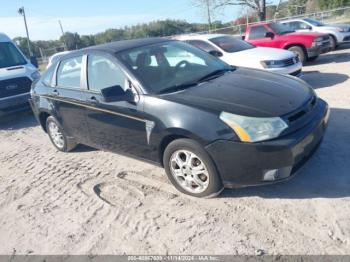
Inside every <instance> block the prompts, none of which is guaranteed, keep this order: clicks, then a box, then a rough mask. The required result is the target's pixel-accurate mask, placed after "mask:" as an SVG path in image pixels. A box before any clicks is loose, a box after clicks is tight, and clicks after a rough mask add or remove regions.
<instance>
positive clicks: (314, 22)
mask: <svg viewBox="0 0 350 262" xmlns="http://www.w3.org/2000/svg"><path fill="white" fill-rule="evenodd" d="M304 20H305V21H306V22H308V23H310V24H312V25H314V26H324V25H325V24H324V23H322V22H319V21H316V20H314V19H311V18H305V19H304Z"/></svg>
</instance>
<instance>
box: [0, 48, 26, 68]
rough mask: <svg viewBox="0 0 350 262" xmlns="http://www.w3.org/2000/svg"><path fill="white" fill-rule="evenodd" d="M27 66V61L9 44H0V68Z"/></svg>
mask: <svg viewBox="0 0 350 262" xmlns="http://www.w3.org/2000/svg"><path fill="white" fill-rule="evenodd" d="M25 64H27V60H26V59H25V58H24V57H23V55H22V54H21V53H20V52H19V51H18V49H17V48H16V46H15V45H14V44H13V43H11V42H0V68H5V67H10V66H19V65H25Z"/></svg>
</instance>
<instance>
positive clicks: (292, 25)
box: [285, 21, 310, 30]
mask: <svg viewBox="0 0 350 262" xmlns="http://www.w3.org/2000/svg"><path fill="white" fill-rule="evenodd" d="M285 25H287V26H289V27H290V28H291V29H292V30H300V29H309V27H310V26H309V25H308V24H306V23H303V22H300V21H293V22H289V23H285Z"/></svg>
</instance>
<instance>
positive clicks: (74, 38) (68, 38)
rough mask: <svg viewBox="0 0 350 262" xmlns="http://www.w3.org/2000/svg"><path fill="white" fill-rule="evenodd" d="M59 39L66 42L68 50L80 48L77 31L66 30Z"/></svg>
mask: <svg viewBox="0 0 350 262" xmlns="http://www.w3.org/2000/svg"><path fill="white" fill-rule="evenodd" d="M60 40H61V41H62V42H63V43H66V45H67V49H68V50H76V49H79V48H81V40H80V36H79V34H78V33H71V32H66V33H64V35H63V36H61V38H60Z"/></svg>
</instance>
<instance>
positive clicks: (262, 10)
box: [216, 0, 267, 21]
mask: <svg viewBox="0 0 350 262" xmlns="http://www.w3.org/2000/svg"><path fill="white" fill-rule="evenodd" d="M230 5H231V6H247V7H249V8H251V9H252V10H253V11H254V12H256V13H257V14H258V15H259V19H260V21H264V20H266V5H267V3H266V0H217V5H216V8H220V7H224V6H230Z"/></svg>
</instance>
